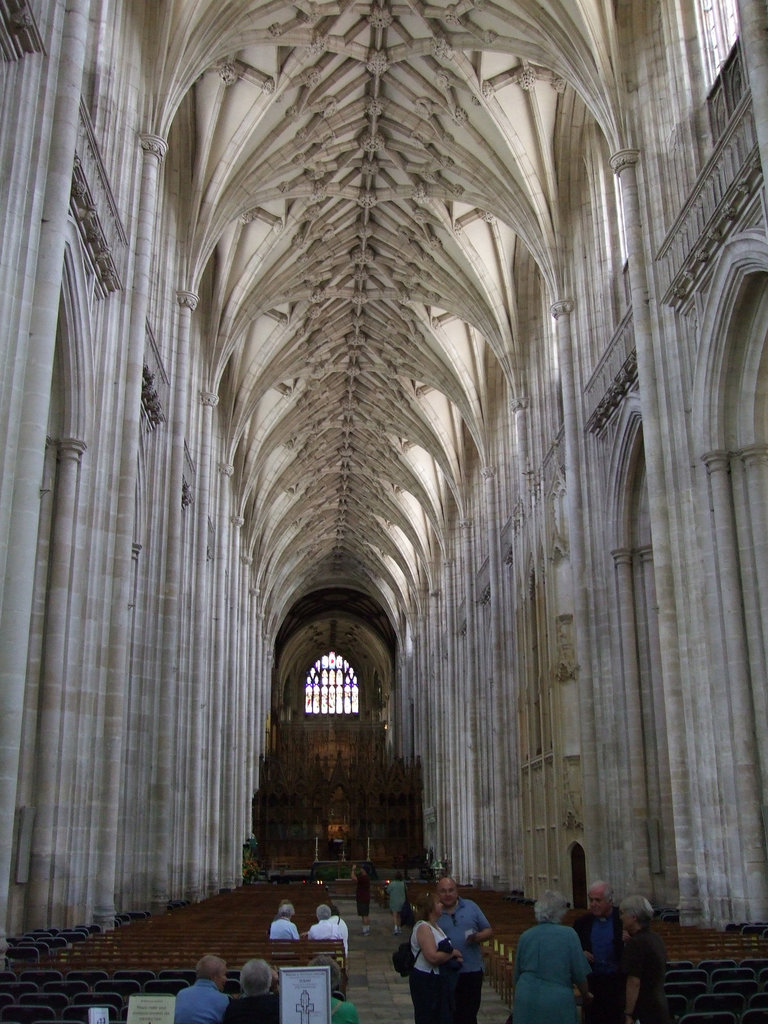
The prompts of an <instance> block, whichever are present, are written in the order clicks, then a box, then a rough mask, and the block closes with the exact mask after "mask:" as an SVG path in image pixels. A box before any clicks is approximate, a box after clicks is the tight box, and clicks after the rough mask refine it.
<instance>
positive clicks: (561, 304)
mask: <svg viewBox="0 0 768 1024" xmlns="http://www.w3.org/2000/svg"><path fill="white" fill-rule="evenodd" d="M573 306H574V302H573V299H558V301H557V302H553V303H552V305H551V306H550V307H549V311H550V313H551V314H552V316H553V317H554V318H555V320H559V319H560V317H561V316H570V315H571V313H572V312H573Z"/></svg>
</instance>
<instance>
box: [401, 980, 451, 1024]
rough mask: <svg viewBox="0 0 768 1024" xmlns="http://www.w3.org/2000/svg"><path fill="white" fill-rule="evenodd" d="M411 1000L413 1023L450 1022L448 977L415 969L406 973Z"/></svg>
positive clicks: (445, 1023)
mask: <svg viewBox="0 0 768 1024" xmlns="http://www.w3.org/2000/svg"><path fill="white" fill-rule="evenodd" d="M408 985H409V987H410V990H411V999H412V1000H413V1020H414V1024H451V1007H450V992H449V989H448V979H447V978H446V977H444V976H443V975H440V974H432V973H427V972H426V971H417V970H416V969H415V968H414V970H412V971H411V973H410V974H409V975H408Z"/></svg>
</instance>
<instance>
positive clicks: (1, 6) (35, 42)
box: [0, 0, 45, 61]
mask: <svg viewBox="0 0 768 1024" xmlns="http://www.w3.org/2000/svg"><path fill="white" fill-rule="evenodd" d="M28 53H45V46H44V45H43V39H42V36H41V35H40V30H39V29H38V27H37V22H36V21H35V17H34V14H33V13H32V9H31V7H30V6H29V4H28V3H27V0H0V54H2V57H3V60H7V61H11V60H20V59H21V58H22V57H24V56H25V55H26V54H28Z"/></svg>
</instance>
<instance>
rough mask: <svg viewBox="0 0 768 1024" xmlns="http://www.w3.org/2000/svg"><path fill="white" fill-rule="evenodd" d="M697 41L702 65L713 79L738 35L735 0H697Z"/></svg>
mask: <svg viewBox="0 0 768 1024" xmlns="http://www.w3.org/2000/svg"><path fill="white" fill-rule="evenodd" d="M696 14H697V17H698V21H699V25H700V32H699V34H698V35H699V42H700V46H701V50H702V58H703V61H704V67H705V68H706V70H707V75H708V78H709V81H710V82H714V81H715V78H716V77H717V75H718V74H719V73H720V69H721V68H722V66H723V65H724V64H725V61H726V58H727V57H728V54H729V53H730V52H731V49H732V48H733V45H734V43H735V42H736V39H737V37H738V34H739V20H738V18H739V16H738V4H737V2H736V0H698V3H697V5H696Z"/></svg>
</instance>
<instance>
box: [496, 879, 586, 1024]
mask: <svg viewBox="0 0 768 1024" xmlns="http://www.w3.org/2000/svg"><path fill="white" fill-rule="evenodd" d="M567 907H568V903H567V901H566V899H565V897H564V896H562V895H561V894H560V893H559V892H551V891H549V890H548V891H547V892H545V893H544V895H543V896H541V897H540V898H539V900H538V901H537V902H536V905H535V906H534V908H533V912H534V916H535V917H536V920H537V921H538V922H539V923H538V924H536V925H534V927H533V928H529V929H528V931H525V932H523V934H522V935H521V936H520V941H519V943H518V945H517V955H516V956H515V1005H514V1016H515V1024H541V1022H542V1021H546V1022H547V1024H577V1017H576V1001H575V999H574V997H573V989H574V987H576V988H578V989H579V991H580V992H581V995H582V998H583V999H584V1001H585V1002H589V1001H590V999H591V997H592V996H591V993H590V991H589V989H588V988H587V975H588V974H589V973H590V971H591V968H590V966H589V964H588V963H587V958H586V957H585V956H584V950H583V949H582V948H581V943H580V942H579V937H578V935H577V934H576V932H575V931H574V930H573V928H566V927H565V925H562V924H560V922H561V921H562V919H563V915H564V914H565V911H566V909H567Z"/></svg>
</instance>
